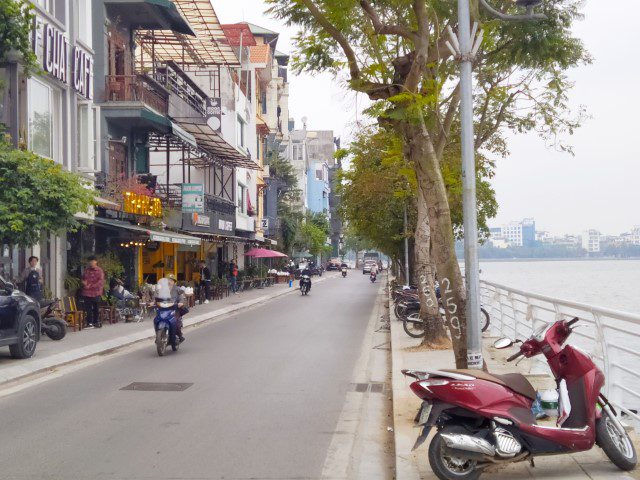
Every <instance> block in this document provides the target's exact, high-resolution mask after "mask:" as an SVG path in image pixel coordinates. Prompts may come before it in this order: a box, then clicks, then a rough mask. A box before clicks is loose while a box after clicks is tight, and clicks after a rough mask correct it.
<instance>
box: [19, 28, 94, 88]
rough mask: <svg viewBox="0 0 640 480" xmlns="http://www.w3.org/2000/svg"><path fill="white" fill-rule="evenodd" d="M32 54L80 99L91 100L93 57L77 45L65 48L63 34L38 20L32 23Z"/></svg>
mask: <svg viewBox="0 0 640 480" xmlns="http://www.w3.org/2000/svg"><path fill="white" fill-rule="evenodd" d="M31 42H32V46H33V51H34V52H35V53H36V55H37V57H38V59H39V60H40V61H41V62H42V69H43V70H44V71H45V72H47V73H48V74H50V75H51V76H52V77H54V78H56V79H57V80H60V81H61V82H62V83H66V84H69V85H71V86H72V87H73V89H74V90H75V91H76V92H78V93H79V94H80V95H82V96H83V97H85V98H87V99H89V100H92V99H93V56H92V55H91V54H89V53H88V52H86V51H85V50H83V49H82V48H80V47H79V46H73V48H71V47H70V45H69V40H68V39H67V35H66V33H64V32H63V31H61V30H60V29H58V28H57V27H56V26H55V25H52V24H51V23H47V22H46V21H44V20H43V19H41V18H36V19H35V20H34V26H33V35H32V39H31Z"/></svg>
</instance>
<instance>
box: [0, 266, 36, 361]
mask: <svg viewBox="0 0 640 480" xmlns="http://www.w3.org/2000/svg"><path fill="white" fill-rule="evenodd" d="M38 341H40V305H39V304H38V302H36V301H35V300H34V299H33V298H31V297H29V296H27V295H26V294H24V293H22V292H21V291H19V290H18V289H17V288H16V287H15V286H14V285H13V284H12V283H10V282H7V281H6V280H5V279H4V278H2V277H0V347H7V346H8V347H9V351H10V352H11V356H12V357H13V358H30V357H32V356H33V354H34V353H35V351H36V345H37V343H38Z"/></svg>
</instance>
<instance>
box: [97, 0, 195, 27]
mask: <svg viewBox="0 0 640 480" xmlns="http://www.w3.org/2000/svg"><path fill="white" fill-rule="evenodd" d="M85 1H87V0H85ZM104 3H105V6H106V7H107V11H108V12H109V15H114V16H116V15H117V16H118V21H119V24H120V25H121V26H130V27H134V28H144V29H169V30H171V31H174V32H176V33H183V34H187V35H195V32H194V31H193V29H192V28H191V26H190V25H189V22H188V21H187V20H186V19H185V18H184V17H183V16H182V15H181V13H180V12H179V11H178V9H177V8H176V6H175V5H174V4H173V3H172V2H171V1H170V0H106V1H105V2H104Z"/></svg>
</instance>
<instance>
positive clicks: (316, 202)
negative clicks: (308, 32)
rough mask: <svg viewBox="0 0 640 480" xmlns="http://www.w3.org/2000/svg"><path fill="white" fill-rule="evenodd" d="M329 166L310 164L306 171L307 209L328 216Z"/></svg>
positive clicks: (318, 163) (324, 163)
mask: <svg viewBox="0 0 640 480" xmlns="http://www.w3.org/2000/svg"><path fill="white" fill-rule="evenodd" d="M330 192H331V188H330V185H329V166H328V165H327V163H326V162H320V161H316V162H311V165H309V169H308V170H307V207H308V209H309V210H311V211H312V212H315V213H324V214H325V215H327V217H328V216H329V193H330Z"/></svg>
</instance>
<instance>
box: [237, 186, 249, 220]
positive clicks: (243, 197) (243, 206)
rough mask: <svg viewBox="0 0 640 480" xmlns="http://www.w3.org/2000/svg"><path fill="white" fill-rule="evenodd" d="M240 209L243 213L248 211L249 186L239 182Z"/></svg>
mask: <svg viewBox="0 0 640 480" xmlns="http://www.w3.org/2000/svg"><path fill="white" fill-rule="evenodd" d="M237 193H238V201H237V202H238V203H237V204H238V211H239V212H241V213H247V187H245V186H244V185H242V184H241V183H238V190H237Z"/></svg>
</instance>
